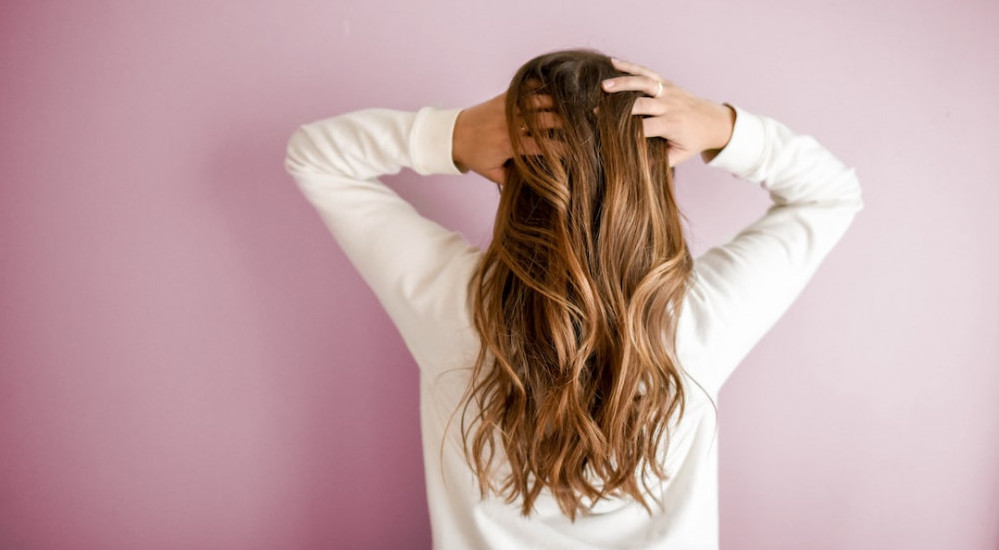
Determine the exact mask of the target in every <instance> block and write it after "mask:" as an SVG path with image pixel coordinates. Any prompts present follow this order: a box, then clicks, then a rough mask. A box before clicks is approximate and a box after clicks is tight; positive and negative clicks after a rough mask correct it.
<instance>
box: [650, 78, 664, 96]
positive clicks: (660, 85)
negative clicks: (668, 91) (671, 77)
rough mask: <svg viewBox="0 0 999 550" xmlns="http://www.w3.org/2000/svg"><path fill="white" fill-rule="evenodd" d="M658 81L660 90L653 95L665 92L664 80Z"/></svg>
mask: <svg viewBox="0 0 999 550" xmlns="http://www.w3.org/2000/svg"><path fill="white" fill-rule="evenodd" d="M656 82H658V83H659V90H658V91H656V95H654V96H652V97H659V94H661V93H663V81H662V80H657V81H656Z"/></svg>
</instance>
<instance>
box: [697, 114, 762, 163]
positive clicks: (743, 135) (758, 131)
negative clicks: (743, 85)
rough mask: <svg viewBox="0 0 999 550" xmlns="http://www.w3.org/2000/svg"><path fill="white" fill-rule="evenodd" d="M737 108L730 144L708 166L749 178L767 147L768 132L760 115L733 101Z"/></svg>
mask: <svg viewBox="0 0 999 550" xmlns="http://www.w3.org/2000/svg"><path fill="white" fill-rule="evenodd" d="M724 105H728V106H729V107H732V108H733V109H735V124H734V125H733V127H732V137H731V138H729V141H728V144H726V145H725V147H724V148H723V149H722V150H721V151H719V152H718V154H717V155H715V158H713V159H711V162H708V163H707V165H708V166H712V167H715V168H722V169H724V170H727V171H729V172H732V173H733V174H735V175H736V176H738V177H740V178H749V177H750V176H751V175H752V173H753V172H755V171H756V169H757V168H759V165H760V162H761V161H762V158H763V151H764V148H765V147H766V133H765V131H764V129H763V121H762V120H760V118H759V116H757V115H755V114H753V113H750V112H748V111H745V110H743V109H741V108H739V107H738V106H736V105H732V104H731V103H725V104H724Z"/></svg>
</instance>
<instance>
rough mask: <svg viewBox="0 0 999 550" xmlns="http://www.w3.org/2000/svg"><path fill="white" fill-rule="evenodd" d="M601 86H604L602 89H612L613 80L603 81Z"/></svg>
mask: <svg viewBox="0 0 999 550" xmlns="http://www.w3.org/2000/svg"><path fill="white" fill-rule="evenodd" d="M603 84H604V88H613V87H614V81H613V80H604V82H603Z"/></svg>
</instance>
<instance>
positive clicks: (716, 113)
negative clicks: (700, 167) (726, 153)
mask: <svg viewBox="0 0 999 550" xmlns="http://www.w3.org/2000/svg"><path fill="white" fill-rule="evenodd" d="M712 111H713V113H712V115H711V123H710V126H711V128H713V131H712V134H711V135H712V136H713V137H712V139H711V140H710V144H711V145H710V146H709V147H708V148H706V149H704V150H703V151H702V152H701V158H702V159H703V160H704V162H706V163H707V162H711V160H713V159H714V158H715V156H717V155H718V153H720V152H721V150H722V149H724V148H725V147H726V146H727V145H728V142H729V141H731V139H732V132H733V130H734V129H735V118H736V113H735V109H733V108H732V107H731V106H729V105H728V104H718V103H713V104H712Z"/></svg>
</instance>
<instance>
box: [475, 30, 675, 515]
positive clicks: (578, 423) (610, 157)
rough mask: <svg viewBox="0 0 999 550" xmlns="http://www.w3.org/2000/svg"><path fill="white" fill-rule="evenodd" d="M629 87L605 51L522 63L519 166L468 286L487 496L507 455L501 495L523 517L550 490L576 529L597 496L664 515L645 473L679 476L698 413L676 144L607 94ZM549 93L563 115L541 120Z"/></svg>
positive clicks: (516, 102) (480, 472)
mask: <svg viewBox="0 0 999 550" xmlns="http://www.w3.org/2000/svg"><path fill="white" fill-rule="evenodd" d="M624 74H625V73H622V72H621V71H618V70H617V69H615V68H614V66H613V65H612V64H611V61H610V58H609V57H608V56H606V55H604V54H602V53H600V52H597V51H594V50H589V49H571V50H562V51H555V52H551V53H547V54H544V55H541V56H538V57H536V58H534V59H532V60H530V61H529V62H527V63H526V64H525V65H523V66H522V67H521V68H520V69H519V70H518V71H517V72H516V74H515V75H514V77H513V80H512V81H511V82H510V87H509V89H508V91H507V95H506V101H507V104H506V112H507V122H508V126H509V128H510V140H511V144H512V146H513V151H514V153H515V154H514V156H513V158H512V159H511V160H510V161H508V165H507V176H506V179H505V181H504V184H503V186H502V187H501V189H500V201H499V208H498V211H497V213H496V222H495V228H494V232H493V238H492V242H491V243H490V245H489V246H488V248H487V249H486V250H485V252H484V253H483V255H482V258H481V260H480V263H479V264H478V266H477V267H476V270H475V272H474V274H473V276H472V277H471V280H470V281H469V286H468V293H469V294H468V295H469V299H470V300H471V303H472V304H473V307H474V325H475V327H476V330H477V331H478V333H479V335H480V337H481V343H482V346H481V348H480V350H479V352H478V357H477V359H476V362H475V365H474V367H473V368H472V377H471V382H470V383H469V386H468V388H467V390H466V392H465V395H464V396H463V397H462V403H463V404H464V407H461V405H460V404H459V408H461V409H462V417H461V418H462V421H461V435H462V444H463V449H464V453H465V458H466V460H467V461H468V463H469V465H470V466H471V467H472V468H473V470H474V472H475V474H476V476H477V478H478V481H479V489H480V492H481V495H482V497H483V498H484V497H485V496H486V494H487V493H489V492H496V491H497V486H496V485H495V484H494V480H493V479H492V475H491V473H492V470H493V459H494V458H499V457H498V455H497V451H498V450H501V451H502V453H503V456H505V458H506V459H507V460H508V462H509V466H510V473H509V475H507V476H506V477H505V479H503V480H502V484H501V485H500V486H499V490H498V493H499V494H501V495H505V496H506V501H507V502H508V503H511V502H513V501H514V500H516V499H518V498H522V499H523V502H522V506H521V513H522V515H524V516H529V515H530V513H531V510H532V509H533V505H534V501H535V500H536V499H537V497H538V494H539V493H540V491H541V490H542V489H543V488H545V487H547V488H548V489H549V490H550V491H551V494H552V495H553V496H554V497H555V499H556V500H557V501H558V504H559V507H560V509H561V510H562V512H563V513H564V514H565V515H567V516H568V517H570V518H571V519H572V520H573V521H575V519H576V513H577V511H580V510H585V509H586V506H585V505H584V503H583V502H582V501H581V497H582V496H585V497H587V498H590V499H591V500H592V502H594V503H595V502H596V501H597V500H599V499H601V498H603V497H607V496H620V495H622V494H624V495H630V496H631V497H633V498H634V499H635V500H637V501H638V502H640V503H641V504H642V506H643V507H645V509H646V510H647V511H648V512H649V514H650V515H651V514H652V509H651V508H650V507H649V505H648V503H647V502H646V500H645V498H644V497H643V495H642V492H641V491H640V489H639V482H638V480H639V479H641V482H642V484H643V485H644V486H645V487H646V490H647V491H648V486H647V485H646V479H645V476H644V472H645V471H647V470H651V472H652V473H654V474H655V475H656V476H658V477H659V478H660V479H665V478H666V474H665V472H664V471H663V468H662V465H661V463H660V461H661V456H660V455H659V453H660V452H661V451H662V450H663V449H665V448H666V446H667V445H668V441H669V425H668V424H669V422H670V421H671V417H672V416H674V414H676V415H678V416H677V418H676V420H679V418H680V417H682V415H683V409H684V404H685V394H684V388H683V384H682V380H681V374H680V372H681V370H680V365H679V363H678V360H677V358H676V354H675V347H676V319H677V318H679V315H680V309H681V306H682V303H683V296H684V294H685V293H686V291H687V288H688V281H689V277H690V274H691V271H692V269H693V261H692V259H691V255H690V252H689V250H688V247H687V242H686V240H685V238H684V230H683V226H682V225H681V221H680V218H681V216H682V213H681V212H680V211H679V209H678V208H677V205H676V202H675V200H674V196H673V193H674V191H673V170H672V168H671V167H670V166H669V164H668V157H667V143H666V141H665V140H663V139H661V138H654V139H647V138H646V137H645V135H644V132H643V129H642V119H641V117H639V116H635V115H632V114H631V109H632V105H633V103H634V102H635V99H636V98H638V97H639V96H641V94H642V93H641V92H638V91H625V92H616V93H607V92H604V91H603V90H602V88H601V86H600V83H601V81H602V80H604V79H607V78H611V77H615V76H621V75H624ZM539 95H544V96H550V98H551V107H550V108H549V109H536V108H533V107H532V106H533V105H535V104H534V103H532V102H531V100H532V99H536V98H537V96H539ZM546 111H547V112H548V113H549V114H548V115H546V116H549V117H550V116H552V114H554V115H555V117H556V118H557V119H558V120H559V121H560V125H559V127H557V128H554V129H553V128H550V127H546V125H545V124H544V123H543V120H542V116H545V115H542V113H544V112H546ZM522 126H526V130H527V132H528V135H530V136H531V137H532V138H533V140H534V142H535V143H536V145H537V146H536V147H535V148H533V150H532V151H533V152H532V154H527V151H528V146H527V143H526V142H525V136H524V135H523V134H522V133H521V132H520V128H521V127H522ZM487 358H491V360H489V361H487ZM473 402H474V403H475V404H476V407H475V411H474V412H475V414H474V418H475V419H476V420H477V421H478V422H477V424H476V425H473V426H466V413H467V412H468V408H469V406H470V405H471V404H472V403H473ZM473 428H474V431H473ZM469 438H470V439H471V441H470V442H471V448H470V449H469ZM664 438H665V439H664ZM661 444H662V446H661ZM636 473H641V474H642V475H641V477H639V476H636ZM593 476H595V478H594V477H593ZM596 480H599V482H595V481H596ZM654 500H655V499H654Z"/></svg>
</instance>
